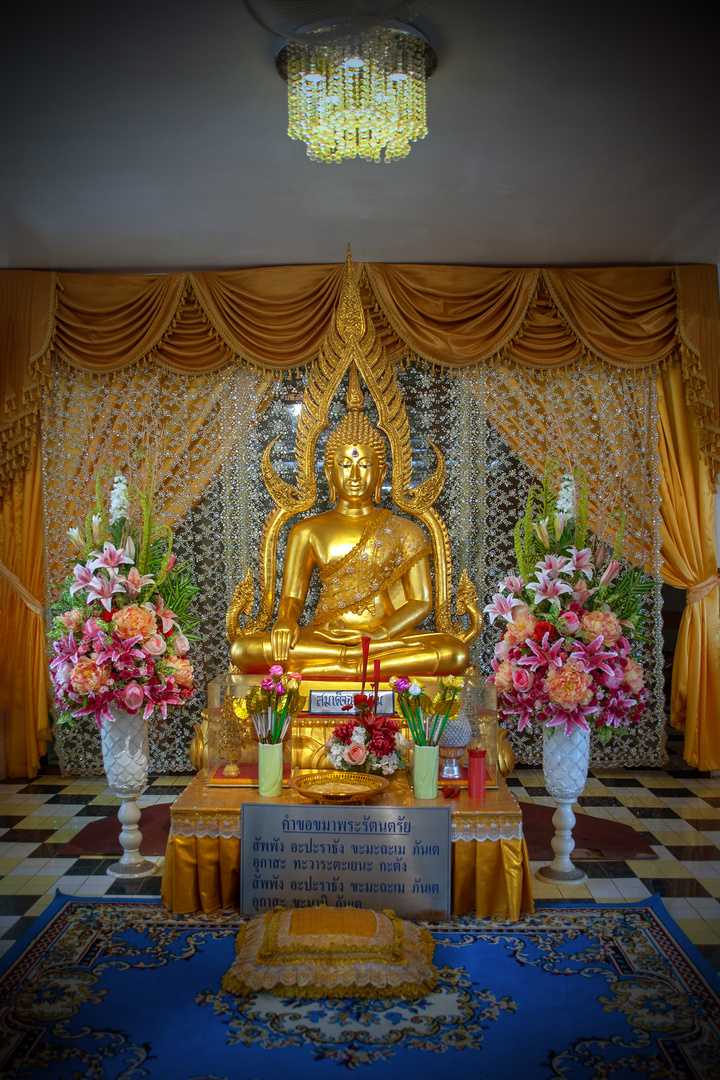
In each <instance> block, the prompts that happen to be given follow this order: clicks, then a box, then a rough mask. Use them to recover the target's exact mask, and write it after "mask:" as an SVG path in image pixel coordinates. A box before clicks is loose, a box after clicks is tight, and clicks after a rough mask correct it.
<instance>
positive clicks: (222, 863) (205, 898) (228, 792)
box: [162, 771, 534, 919]
mask: <svg viewBox="0 0 720 1080" xmlns="http://www.w3.org/2000/svg"><path fill="white" fill-rule="evenodd" d="M244 802H245V803H268V804H270V805H277V804H278V803H280V804H283V805H288V806H289V805H292V804H294V803H296V804H297V803H300V804H303V805H304V806H307V805H308V800H307V799H304V798H303V797H302V795H299V794H298V793H297V792H296V791H295V790H294V789H292V788H288V789H287V790H284V791H283V793H282V795H280V796H278V798H276V799H265V798H262V797H261V796H260V794H259V793H258V790H257V788H208V787H207V786H206V784H205V776H204V771H203V772H200V773H198V775H197V776H195V777H194V778H193V780H192V781H191V782H190V783H189V784H188V786H187V788H186V789H185V791H184V792H183V793H182V795H180V796H179V798H178V799H176V801H175V802H174V803H173V805H172V807H171V809H170V835H169V837H168V846H167V853H166V858H165V867H164V870H163V880H162V900H163V903H164V904H165V906H166V907H167V908H169V909H170V910H171V911H174V912H176V913H178V914H186V913H188V912H191V911H198V910H202V911H206V912H209V911H215V910H217V909H218V908H232V907H237V906H238V902H239V896H240V818H241V804H242V803H244ZM371 805H373V806H420V807H422V806H449V807H450V810H451V819H450V837H451V841H452V845H451V861H450V867H451V904H452V913H453V914H454V915H457V914H460V913H462V912H466V911H472V912H475V913H476V914H477V915H478V916H479V917H481V918H484V917H486V916H488V915H505V916H509V917H510V918H511V919H517V918H518V917H519V915H520V912H521V911H530V912H531V911H533V910H534V907H533V899H532V888H531V883H530V865H529V863H528V853H527V845H526V843H525V840H524V839H523V834H522V815H521V812H520V806H519V804H518V801H517V799H516V798H515V796H514V795H513V794H512V793H511V791H510V790H509V788H508V786H507V784H506V783H505V781H504V780H501V782H500V786H499V787H498V788H491V789H488V791H486V793H485V798H484V799H482V800H481V799H470V798H468V794H467V791H466V790H461V792H460V795H459V797H458V798H455V799H451V800H446V799H443V797H442V793H441V792H440V794H439V796H438V798H437V799H427V800H426V799H416V798H415V796H414V795H413V793H412V790H411V788H410V785H409V783H408V779H407V776H406V774H405V773H404V772H402V773H398V774H396V775H395V776H394V777H393V778H392V779H391V781H390V786H389V787H388V788H387V789H386V790H385V791H384V792H382V793H381V794H380V795H377V796H376V797H375V798H374V799H373V800H372V804H371Z"/></svg>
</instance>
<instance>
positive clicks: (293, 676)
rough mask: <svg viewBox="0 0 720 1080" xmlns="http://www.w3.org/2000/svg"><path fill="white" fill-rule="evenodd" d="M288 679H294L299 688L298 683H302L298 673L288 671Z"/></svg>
mask: <svg viewBox="0 0 720 1080" xmlns="http://www.w3.org/2000/svg"><path fill="white" fill-rule="evenodd" d="M288 679H294V680H295V682H296V683H297V684H298V686H299V685H300V683H301V682H302V675H301V674H300V673H299V672H298V671H289V672H288Z"/></svg>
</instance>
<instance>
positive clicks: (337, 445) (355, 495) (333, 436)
mask: <svg viewBox="0 0 720 1080" xmlns="http://www.w3.org/2000/svg"><path fill="white" fill-rule="evenodd" d="M353 375H354V378H353ZM347 403H348V411H347V412H346V413H345V416H344V417H343V418H342V420H341V421H340V423H339V424H338V426H337V427H336V428H335V430H334V431H332V432H331V433H330V435H329V437H328V441H327V443H326V444H325V476H326V477H327V482H328V487H329V488H330V499H331V501H332V502H335V500H336V499H337V497H338V494H339V493H342V495H343V496H344V497H345V498H346V499H350V500H351V501H356V500H361V501H362V500H363V499H364V498H366V497H367V495H369V494H372V497H373V499H374V501H375V502H376V503H378V502H380V497H381V493H382V485H383V481H384V479H385V475H386V473H387V445H386V443H385V439H384V438H383V436H382V435H381V434H380V432H379V431H378V429H377V428H376V427H373V425H372V424H371V423H370V421H369V420H368V418H367V416H366V415H365V413H364V412H363V408H362V407H363V404H364V399H363V395H362V390H361V389H360V382H359V379H358V378H357V372H356V371H355V368H354V365H353V368H352V369H351V372H350V386H349V389H348V401H347Z"/></svg>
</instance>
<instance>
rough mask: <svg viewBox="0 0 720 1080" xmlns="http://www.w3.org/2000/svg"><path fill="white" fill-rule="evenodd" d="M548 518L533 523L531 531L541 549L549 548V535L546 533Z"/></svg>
mask: <svg viewBox="0 0 720 1080" xmlns="http://www.w3.org/2000/svg"><path fill="white" fill-rule="evenodd" d="M549 520H550V519H549V518H543V520H542V521H535V522H533V529H534V530H535V535H536V536H537V538H538V540H539V541H540V543H541V544H542V545H543V547H550V533H549V532H548V522H549Z"/></svg>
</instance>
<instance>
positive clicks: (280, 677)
mask: <svg viewBox="0 0 720 1080" xmlns="http://www.w3.org/2000/svg"><path fill="white" fill-rule="evenodd" d="M301 682H302V675H300V674H298V673H297V672H295V671H291V672H288V673H287V674H285V672H284V670H283V668H282V666H281V665H280V664H273V666H272V667H271V668H270V673H269V674H268V675H267V677H266V678H264V679H263V680H262V681H261V683H260V686H253V688H252V690H250V691H248V693H247V694H246V695H245V697H244V698H242V700H238V699H235V700H234V701H233V709H234V710H235V714H236V716H238V717H239V718H240V719H241V720H247V719H248V717H250V718H251V719H252V722H253V726H254V727H255V731H256V733H257V737H258V742H261V743H281V742H282V741H283V739H284V738H285V733H286V732H287V729H288V727H289V726H290V721H291V720H292V718H293V716H295V715H296V714H297V713H298V712H299V710H300V709H301V708H302V707H303V704H304V703H303V701H302V699H301V698H300V693H299V689H300V683H301Z"/></svg>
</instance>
